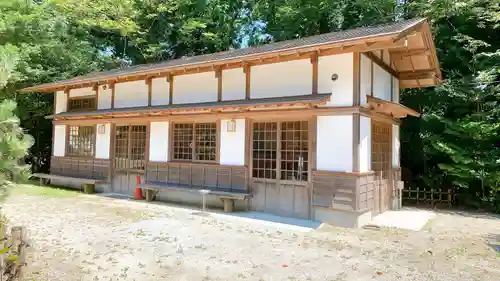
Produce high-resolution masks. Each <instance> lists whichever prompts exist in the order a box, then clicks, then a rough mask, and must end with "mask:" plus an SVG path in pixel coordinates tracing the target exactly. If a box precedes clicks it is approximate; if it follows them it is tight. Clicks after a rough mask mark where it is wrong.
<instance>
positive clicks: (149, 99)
mask: <svg viewBox="0 0 500 281" xmlns="http://www.w3.org/2000/svg"><path fill="white" fill-rule="evenodd" d="M152 80H153V79H152V78H151V77H148V78H146V84H147V85H148V106H151V100H152V96H153V86H152V85H153V81H152Z"/></svg>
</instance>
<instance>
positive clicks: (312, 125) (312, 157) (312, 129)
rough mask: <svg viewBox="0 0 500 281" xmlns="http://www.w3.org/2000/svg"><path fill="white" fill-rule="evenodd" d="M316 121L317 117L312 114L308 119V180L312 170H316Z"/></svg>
mask: <svg viewBox="0 0 500 281" xmlns="http://www.w3.org/2000/svg"><path fill="white" fill-rule="evenodd" d="M317 123H318V117H317V116H313V118H312V119H311V120H309V160H308V161H309V171H308V173H309V174H308V179H309V180H308V181H309V182H312V171H314V170H316V155H317V150H316V137H317Z"/></svg>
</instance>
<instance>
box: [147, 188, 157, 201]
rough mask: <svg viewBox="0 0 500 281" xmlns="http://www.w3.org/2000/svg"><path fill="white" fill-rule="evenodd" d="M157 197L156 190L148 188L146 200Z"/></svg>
mask: <svg viewBox="0 0 500 281" xmlns="http://www.w3.org/2000/svg"><path fill="white" fill-rule="evenodd" d="M154 197H155V192H154V190H151V189H146V201H148V202H151V201H153V199H154Z"/></svg>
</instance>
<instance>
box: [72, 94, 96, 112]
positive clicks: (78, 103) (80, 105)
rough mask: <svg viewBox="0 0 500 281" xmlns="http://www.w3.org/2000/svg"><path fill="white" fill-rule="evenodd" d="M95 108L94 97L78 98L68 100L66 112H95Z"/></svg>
mask: <svg viewBox="0 0 500 281" xmlns="http://www.w3.org/2000/svg"><path fill="white" fill-rule="evenodd" d="M96 108H97V107H96V97H85V98H80V97H79V98H70V99H69V100H68V111H85V110H95V109H96Z"/></svg>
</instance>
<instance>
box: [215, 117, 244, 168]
mask: <svg viewBox="0 0 500 281" xmlns="http://www.w3.org/2000/svg"><path fill="white" fill-rule="evenodd" d="M234 121H236V131H235V132H228V131H227V122H230V120H221V130H220V131H221V136H220V164H221V165H245V143H246V141H245V131H246V128H245V119H236V120H234Z"/></svg>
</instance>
